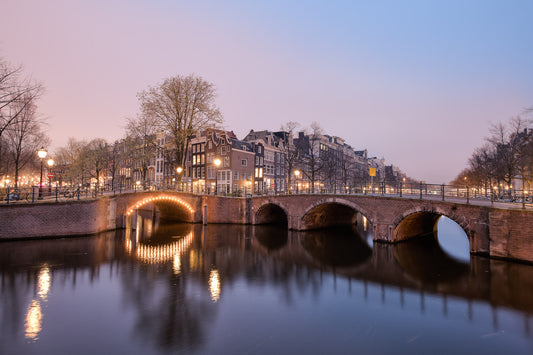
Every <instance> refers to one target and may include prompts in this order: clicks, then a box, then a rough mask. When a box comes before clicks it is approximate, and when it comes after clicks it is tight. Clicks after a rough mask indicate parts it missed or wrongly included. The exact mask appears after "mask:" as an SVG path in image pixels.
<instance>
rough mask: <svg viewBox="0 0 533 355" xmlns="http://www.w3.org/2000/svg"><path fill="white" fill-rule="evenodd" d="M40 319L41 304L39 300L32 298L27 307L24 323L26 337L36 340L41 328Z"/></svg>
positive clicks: (41, 316)
mask: <svg viewBox="0 0 533 355" xmlns="http://www.w3.org/2000/svg"><path fill="white" fill-rule="evenodd" d="M42 321H43V314H42V311H41V304H40V303H39V301H37V300H33V301H32V302H31V304H30V307H29V308H28V313H26V322H25V324H24V328H25V334H24V335H25V336H26V338H28V339H31V340H37V338H38V336H39V333H40V332H41V330H42Z"/></svg>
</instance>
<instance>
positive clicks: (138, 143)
mask: <svg viewBox="0 0 533 355" xmlns="http://www.w3.org/2000/svg"><path fill="white" fill-rule="evenodd" d="M158 127H159V125H158V121H157V120H156V119H155V116H153V115H148V114H144V113H143V114H140V115H138V116H137V117H136V118H129V119H128V125H127V127H126V130H127V136H128V138H129V140H128V143H129V144H128V146H127V147H128V148H129V149H128V151H129V153H130V154H131V155H132V157H134V160H135V161H136V162H137V164H139V166H138V167H137V169H138V171H139V173H140V175H141V178H142V185H143V186H146V174H147V172H148V166H149V165H150V162H151V160H153V159H154V156H155V153H156V149H157V144H156V133H157V132H158V130H159V128H158Z"/></svg>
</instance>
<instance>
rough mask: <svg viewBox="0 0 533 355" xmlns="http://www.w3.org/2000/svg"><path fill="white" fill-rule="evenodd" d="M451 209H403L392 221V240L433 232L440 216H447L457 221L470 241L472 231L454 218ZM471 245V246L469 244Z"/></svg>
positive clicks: (398, 240) (401, 239)
mask: <svg viewBox="0 0 533 355" xmlns="http://www.w3.org/2000/svg"><path fill="white" fill-rule="evenodd" d="M451 212H453V211H448V210H446V209H444V208H440V207H439V206H433V208H432V209H431V210H428V209H425V208H413V209H410V210H407V211H405V212H404V213H403V214H402V215H401V216H399V217H398V218H397V219H396V220H395V221H394V223H393V235H392V242H401V241H403V240H407V239H409V238H413V237H416V236H420V235H424V234H429V233H433V232H434V231H435V230H436V228H437V221H438V220H439V218H440V217H443V216H444V217H447V218H449V219H451V220H452V221H454V222H455V223H457V224H458V225H459V226H460V227H461V228H462V230H463V231H464V232H465V233H466V236H467V238H468V240H469V242H470V237H471V235H472V232H471V230H470V228H469V226H468V225H466V224H465V223H463V220H459V219H458V218H456V215H455V213H451ZM471 247H472V246H471Z"/></svg>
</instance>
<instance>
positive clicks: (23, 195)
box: [0, 182, 533, 208]
mask: <svg viewBox="0 0 533 355" xmlns="http://www.w3.org/2000/svg"><path fill="white" fill-rule="evenodd" d="M142 191H169V192H185V193H190V194H195V195H217V196H224V197H251V196H264V195H276V196H280V195H312V194H315V195H317V194H327V195H368V196H376V197H379V196H381V197H397V198H409V199H423V200H440V201H450V202H458V203H466V204H470V203H475V204H485V205H490V206H494V204H495V203H496V204H498V205H502V204H506V205H508V206H510V207H512V206H521V207H522V208H526V207H533V196H531V192H530V191H527V190H516V189H508V188H505V189H504V188H501V187H493V188H479V187H470V186H464V185H463V186H460V185H445V184H426V183H423V182H421V183H402V182H400V183H399V184H397V185H391V184H386V183H374V184H369V183H360V184H353V185H351V186H349V187H344V188H341V187H332V188H323V187H316V188H315V189H314V191H312V189H310V188H309V187H303V186H301V187H298V186H292V187H291V189H290V190H289V191H283V192H280V191H274V190H266V191H250V190H242V191H233V192H228V191H221V190H219V191H218V192H217V191H216V190H215V189H197V188H193V187H192V186H191V187H190V188H187V187H186V186H168V187H166V188H165V187H162V186H144V187H141V186H134V188H125V187H123V186H115V187H112V186H103V187H99V188H94V187H70V186H43V187H42V188H39V186H33V187H25V188H17V189H15V188H9V187H7V188H1V189H0V204H18V203H39V202H65V201H75V200H82V199H94V198H98V197H99V196H103V195H116V194H122V193H132V192H142Z"/></svg>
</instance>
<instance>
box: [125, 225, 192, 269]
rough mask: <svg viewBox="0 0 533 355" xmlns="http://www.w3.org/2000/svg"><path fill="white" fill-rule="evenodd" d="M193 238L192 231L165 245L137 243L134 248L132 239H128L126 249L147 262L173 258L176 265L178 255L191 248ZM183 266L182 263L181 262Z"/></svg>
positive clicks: (158, 261)
mask: <svg viewBox="0 0 533 355" xmlns="http://www.w3.org/2000/svg"><path fill="white" fill-rule="evenodd" d="M192 240H193V235H192V232H191V233H189V234H187V235H186V236H185V237H183V238H181V239H179V240H177V241H175V242H172V243H170V244H165V245H155V246H154V245H145V244H137V246H136V248H135V250H133V247H132V243H131V240H129V239H127V240H126V251H127V252H128V253H129V254H133V255H135V257H136V258H137V259H138V260H140V261H141V262H144V263H147V264H157V263H165V262H167V261H170V260H172V261H173V263H174V266H175V265H176V256H178V258H179V255H182V254H184V253H185V251H187V250H188V249H189V247H190V246H191V243H192ZM180 266H181V263H180Z"/></svg>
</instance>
